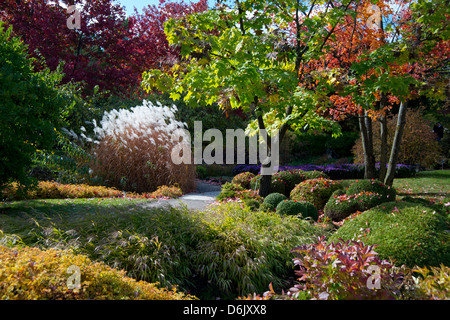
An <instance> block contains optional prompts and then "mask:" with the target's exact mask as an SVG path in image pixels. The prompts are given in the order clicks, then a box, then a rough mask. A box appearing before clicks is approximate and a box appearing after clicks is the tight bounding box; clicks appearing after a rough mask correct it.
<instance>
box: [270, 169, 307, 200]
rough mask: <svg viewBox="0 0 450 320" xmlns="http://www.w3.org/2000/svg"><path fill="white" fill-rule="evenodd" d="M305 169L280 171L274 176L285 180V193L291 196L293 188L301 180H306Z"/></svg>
mask: <svg viewBox="0 0 450 320" xmlns="http://www.w3.org/2000/svg"><path fill="white" fill-rule="evenodd" d="M303 173H304V171H303V170H300V169H293V170H286V171H280V172H277V173H275V174H274V177H277V178H278V179H280V180H282V181H283V182H284V188H285V189H284V195H285V196H286V197H289V194H290V193H291V191H292V189H294V187H295V186H296V185H297V184H299V183H300V182H302V181H304V180H306V177H305V175H304V174H303Z"/></svg>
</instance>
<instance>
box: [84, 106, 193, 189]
mask: <svg viewBox="0 0 450 320" xmlns="http://www.w3.org/2000/svg"><path fill="white" fill-rule="evenodd" d="M176 111H177V108H176V106H172V107H171V108H169V107H167V106H163V105H161V103H157V104H156V105H154V104H152V103H151V102H148V101H146V100H144V101H143V105H142V106H137V107H134V108H131V109H130V110H127V109H120V110H112V111H110V112H105V114H104V116H103V119H102V121H101V122H100V124H99V125H97V123H95V121H94V133H95V135H96V140H95V141H94V147H93V150H92V152H93V154H94V158H95V162H94V163H93V164H92V170H93V173H94V174H95V175H98V176H100V177H102V178H103V179H104V180H103V181H104V182H105V184H107V185H110V186H113V187H116V188H119V189H121V190H127V191H134V192H151V191H154V190H156V189H157V187H158V186H162V185H173V184H175V183H176V184H178V185H179V186H180V188H181V189H182V190H183V191H185V192H186V191H191V190H192V189H193V188H194V186H195V167H194V166H193V165H192V161H191V162H190V163H191V164H183V163H182V164H174V163H173V161H172V159H171V152H172V148H173V147H174V146H175V145H177V144H178V145H179V144H182V143H186V144H189V146H188V148H189V149H190V137H189V136H188V135H187V133H186V132H185V131H184V129H185V127H186V126H187V125H186V123H182V122H180V121H176V120H175V112H176ZM175 137H181V138H182V141H181V142H180V141H179V140H176V139H174V138H175Z"/></svg>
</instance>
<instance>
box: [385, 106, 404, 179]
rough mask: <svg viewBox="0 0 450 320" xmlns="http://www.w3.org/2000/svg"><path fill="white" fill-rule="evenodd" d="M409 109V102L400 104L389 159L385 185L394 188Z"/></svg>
mask: <svg viewBox="0 0 450 320" xmlns="http://www.w3.org/2000/svg"><path fill="white" fill-rule="evenodd" d="M407 107H408V101H405V102H403V101H402V102H401V103H400V109H399V110H398V118H397V126H396V128H395V135H394V141H393V142H392V148H391V155H390V157H389V166H388V169H387V173H386V177H385V179H384V184H386V185H388V186H392V184H393V183H394V175H395V168H396V166H397V159H398V154H399V152H400V145H401V141H402V136H403V129H404V127H405V119H406V109H407Z"/></svg>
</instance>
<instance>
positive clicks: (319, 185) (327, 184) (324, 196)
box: [290, 178, 342, 209]
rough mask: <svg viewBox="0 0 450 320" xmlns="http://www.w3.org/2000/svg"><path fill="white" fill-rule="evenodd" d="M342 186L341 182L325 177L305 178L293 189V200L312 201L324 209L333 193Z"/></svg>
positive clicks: (291, 195) (318, 207) (291, 196)
mask: <svg viewBox="0 0 450 320" xmlns="http://www.w3.org/2000/svg"><path fill="white" fill-rule="evenodd" d="M340 188H342V186H341V184H340V183H339V182H337V181H333V180H330V179H325V178H317V179H308V180H305V181H303V182H301V183H299V184H298V185H296V186H295V188H294V189H293V190H292V191H291V194H290V198H291V200H297V201H306V202H311V203H312V204H313V205H314V206H315V207H316V208H317V209H323V207H324V206H325V204H326V203H327V201H328V199H329V198H330V196H331V194H332V193H333V192H334V191H336V190H337V189H340Z"/></svg>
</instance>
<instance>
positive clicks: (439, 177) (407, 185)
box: [394, 170, 450, 199]
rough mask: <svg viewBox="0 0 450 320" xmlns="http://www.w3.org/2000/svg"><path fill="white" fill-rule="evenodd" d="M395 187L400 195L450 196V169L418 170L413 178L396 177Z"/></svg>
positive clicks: (438, 197)
mask: <svg viewBox="0 0 450 320" xmlns="http://www.w3.org/2000/svg"><path fill="white" fill-rule="evenodd" d="M394 187H395V189H396V190H397V194H398V195H399V196H419V197H426V198H430V199H442V198H446V197H450V170H435V171H422V172H418V173H417V175H416V176H415V177H413V178H407V179H395V180H394Z"/></svg>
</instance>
